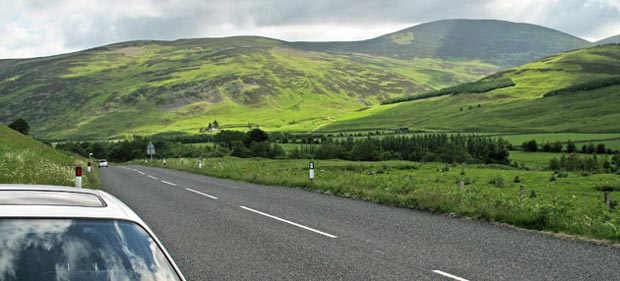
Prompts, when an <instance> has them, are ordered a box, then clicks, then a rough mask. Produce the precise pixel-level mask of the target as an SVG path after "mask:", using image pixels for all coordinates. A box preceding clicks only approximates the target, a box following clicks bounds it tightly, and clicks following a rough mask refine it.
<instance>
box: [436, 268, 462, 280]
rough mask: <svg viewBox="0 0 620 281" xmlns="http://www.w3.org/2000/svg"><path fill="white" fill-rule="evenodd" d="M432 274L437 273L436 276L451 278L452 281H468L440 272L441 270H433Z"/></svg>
mask: <svg viewBox="0 0 620 281" xmlns="http://www.w3.org/2000/svg"><path fill="white" fill-rule="evenodd" d="M433 272H435V273H437V274H439V275H443V276H445V277H449V278H452V279H454V280H457V281H469V280H467V279H464V278H461V277H458V276H456V275H452V274H450V273H446V272H443V271H441V270H433Z"/></svg>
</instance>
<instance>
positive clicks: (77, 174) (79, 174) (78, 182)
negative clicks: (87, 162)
mask: <svg viewBox="0 0 620 281" xmlns="http://www.w3.org/2000/svg"><path fill="white" fill-rule="evenodd" d="M75 187H77V188H82V167H79V166H78V167H75Z"/></svg>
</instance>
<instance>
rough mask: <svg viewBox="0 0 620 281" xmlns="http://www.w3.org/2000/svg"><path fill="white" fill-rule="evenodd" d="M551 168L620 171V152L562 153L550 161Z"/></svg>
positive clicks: (582, 170) (560, 169) (598, 171)
mask: <svg viewBox="0 0 620 281" xmlns="http://www.w3.org/2000/svg"><path fill="white" fill-rule="evenodd" d="M549 169H550V170H553V171H569V172H591V173H600V172H604V173H618V172H620V154H618V153H616V154H614V155H613V156H611V157H609V156H597V155H596V154H593V155H588V156H584V155H577V154H574V153H573V154H569V155H568V156H567V155H562V156H561V157H560V158H557V157H554V158H552V159H551V160H550V161H549Z"/></svg>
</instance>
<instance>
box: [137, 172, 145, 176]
mask: <svg viewBox="0 0 620 281" xmlns="http://www.w3.org/2000/svg"><path fill="white" fill-rule="evenodd" d="M137 172H138V174H141V175H146V174H145V173H144V172H140V171H137Z"/></svg>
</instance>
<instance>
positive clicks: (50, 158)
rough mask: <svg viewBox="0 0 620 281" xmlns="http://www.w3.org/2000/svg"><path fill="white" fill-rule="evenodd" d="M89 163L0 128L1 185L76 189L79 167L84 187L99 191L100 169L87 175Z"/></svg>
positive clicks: (5, 128)
mask: <svg viewBox="0 0 620 281" xmlns="http://www.w3.org/2000/svg"><path fill="white" fill-rule="evenodd" d="M86 162H87V160H85V159H83V158H81V157H77V156H75V155H70V154H66V153H62V152H59V151H56V150H55V149H54V148H52V147H50V146H48V145H46V144H44V143H41V142H39V141H36V140H34V139H32V138H31V137H28V136H24V135H22V134H20V133H18V132H16V131H13V130H11V129H9V128H7V127H5V126H2V125H0V183H13V184H50V185H63V186H75V171H74V168H75V167H76V166H82V167H83V169H84V175H85V179H84V180H83V183H82V186H83V187H85V188H99V187H100V186H101V184H100V182H99V176H98V171H97V168H96V167H94V168H93V169H94V171H93V172H92V173H91V174H88V173H86Z"/></svg>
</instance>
